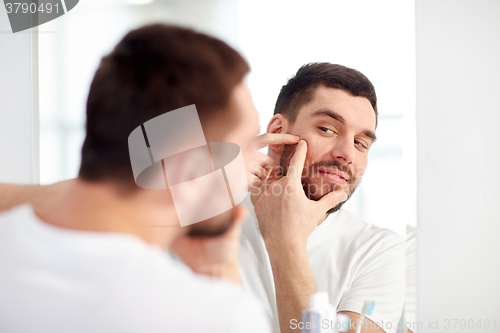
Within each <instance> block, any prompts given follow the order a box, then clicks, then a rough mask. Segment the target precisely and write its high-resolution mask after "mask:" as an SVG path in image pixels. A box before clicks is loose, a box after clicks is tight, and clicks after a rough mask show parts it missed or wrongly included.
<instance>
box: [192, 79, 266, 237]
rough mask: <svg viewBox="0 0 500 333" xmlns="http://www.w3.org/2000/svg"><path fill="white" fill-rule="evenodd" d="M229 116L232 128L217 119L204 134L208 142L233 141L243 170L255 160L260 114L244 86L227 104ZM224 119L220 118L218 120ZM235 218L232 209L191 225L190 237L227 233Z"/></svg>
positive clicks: (236, 89)
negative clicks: (239, 149)
mask: <svg viewBox="0 0 500 333" xmlns="http://www.w3.org/2000/svg"><path fill="white" fill-rule="evenodd" d="M229 113H230V114H231V116H232V117H235V118H236V119H237V120H236V121H235V122H234V124H235V125H234V126H232V128H227V126H224V123H225V119H217V120H216V121H214V122H212V124H210V125H208V126H207V127H206V128H205V130H204V132H205V138H206V139H207V142H217V141H223V142H232V143H236V144H237V145H238V146H239V147H240V148H241V153H242V155H243V160H244V161H245V168H246V170H250V164H251V163H252V162H254V161H257V155H256V154H257V144H256V140H255V138H256V136H257V134H258V133H259V115H258V113H257V110H256V109H255V106H254V105H253V102H252V97H251V96H250V92H249V91H248V89H247V87H246V86H245V85H244V84H243V83H240V84H238V85H237V86H236V87H235V88H234V90H233V93H232V96H231V100H230V102H229ZM222 117H224V116H222V115H221V118H222ZM233 217H234V209H231V210H229V211H227V212H225V213H222V214H219V215H217V216H214V217H213V218H210V219H208V220H205V221H202V222H199V223H195V224H193V225H191V226H190V230H189V235H191V236H218V235H221V234H223V233H224V232H226V231H227V229H228V228H229V227H230V226H231V224H232V222H233Z"/></svg>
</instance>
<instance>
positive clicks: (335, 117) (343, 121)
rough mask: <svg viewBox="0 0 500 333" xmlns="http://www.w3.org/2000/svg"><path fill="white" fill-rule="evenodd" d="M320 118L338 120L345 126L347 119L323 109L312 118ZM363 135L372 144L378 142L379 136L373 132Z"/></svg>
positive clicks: (368, 131) (366, 132) (365, 132)
mask: <svg viewBox="0 0 500 333" xmlns="http://www.w3.org/2000/svg"><path fill="white" fill-rule="evenodd" d="M318 116H328V117H331V118H333V119H335V120H337V121H338V122H339V123H341V124H344V125H345V119H344V117H342V116H341V115H339V114H338V113H337V112H334V111H332V110H329V109H322V110H318V111H316V112H314V113H313V114H312V117H318ZM363 134H364V135H365V136H366V137H368V138H369V139H371V140H372V142H375V141H377V136H376V135H375V133H374V132H373V131H370V130H366V131H364V132H363Z"/></svg>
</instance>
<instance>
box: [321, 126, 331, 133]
mask: <svg viewBox="0 0 500 333" xmlns="http://www.w3.org/2000/svg"><path fill="white" fill-rule="evenodd" d="M319 129H320V130H322V131H323V132H325V133H335V132H334V131H332V130H331V129H329V128H326V127H320V128H319ZM328 131H330V132H328Z"/></svg>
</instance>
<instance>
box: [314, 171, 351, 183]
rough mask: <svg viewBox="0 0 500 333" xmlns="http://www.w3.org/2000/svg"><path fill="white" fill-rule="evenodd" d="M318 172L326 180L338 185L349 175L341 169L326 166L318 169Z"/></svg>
mask: <svg viewBox="0 0 500 333" xmlns="http://www.w3.org/2000/svg"><path fill="white" fill-rule="evenodd" d="M318 171H319V174H320V175H321V176H322V177H324V178H325V179H326V180H328V181H330V182H332V183H336V184H339V185H345V184H346V183H347V181H348V180H349V177H348V176H347V175H346V174H345V173H344V172H342V171H340V170H338V169H334V168H326V169H321V170H318Z"/></svg>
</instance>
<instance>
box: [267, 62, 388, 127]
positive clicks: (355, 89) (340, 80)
mask: <svg viewBox="0 0 500 333" xmlns="http://www.w3.org/2000/svg"><path fill="white" fill-rule="evenodd" d="M320 85H324V86H325V87H328V88H337V89H341V90H344V91H347V92H349V93H350V94H352V95H353V96H361V97H365V98H366V99H368V100H369V101H370V103H371V105H372V107H373V110H375V115H376V116H377V117H378V111H377V95H376V94H375V88H374V87H373V84H372V83H371V82H370V80H368V78H367V77H366V76H365V75H363V74H362V73H361V72H359V71H357V70H355V69H352V68H348V67H345V66H342V65H337V64H331V63H328V62H321V63H310V64H306V65H304V66H302V67H300V68H299V70H298V71H297V73H296V74H295V75H294V76H293V77H292V78H290V79H289V80H288V82H287V83H286V84H285V85H284V86H283V87H282V88H281V91H280V94H279V95H278V99H277V100H276V106H275V108H274V114H278V113H280V114H283V115H284V116H285V117H286V118H287V119H288V121H289V122H290V123H291V124H293V123H294V122H295V120H296V119H297V115H298V112H299V110H300V108H301V107H302V106H304V104H306V103H308V102H310V101H311V99H312V97H313V92H314V89H315V88H316V87H318V86H320Z"/></svg>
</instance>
